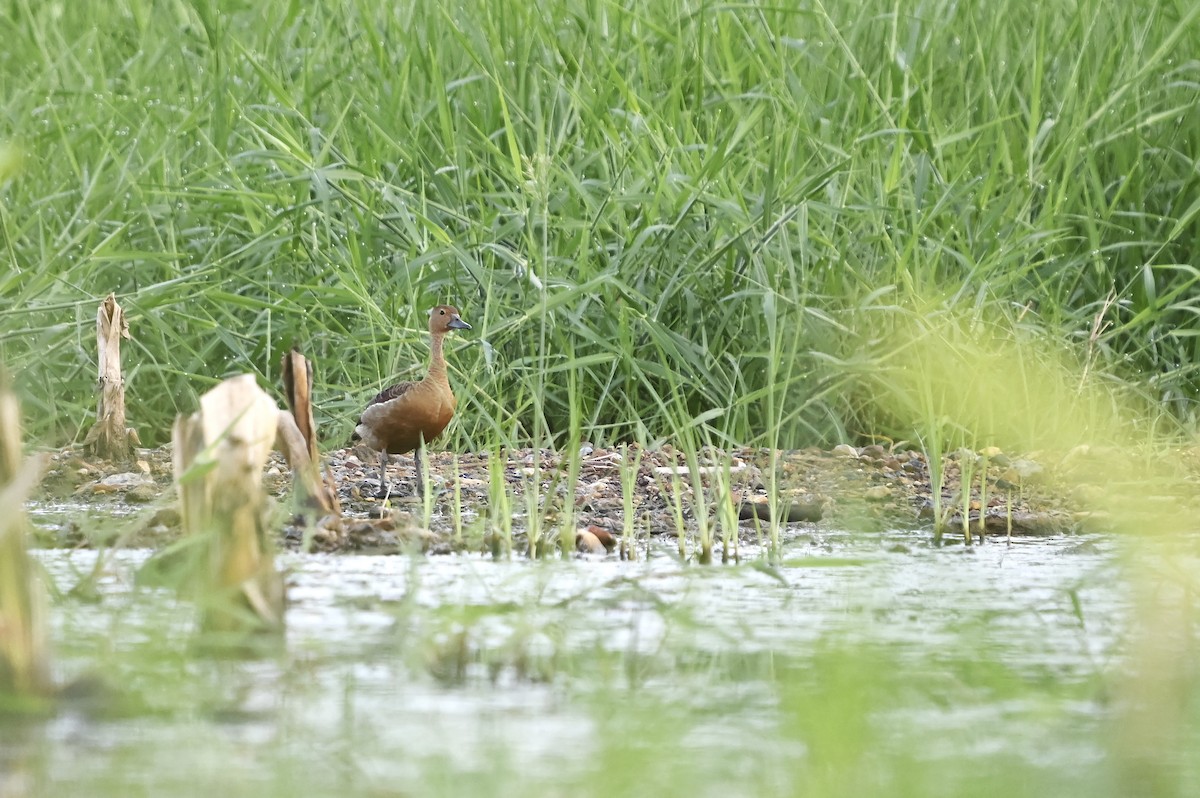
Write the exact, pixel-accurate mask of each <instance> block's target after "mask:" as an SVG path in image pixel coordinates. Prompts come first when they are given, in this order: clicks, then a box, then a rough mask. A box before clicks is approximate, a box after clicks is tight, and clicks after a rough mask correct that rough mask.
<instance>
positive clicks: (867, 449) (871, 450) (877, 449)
mask: <svg viewBox="0 0 1200 798" xmlns="http://www.w3.org/2000/svg"><path fill="white" fill-rule="evenodd" d="M860 456H861V457H863V458H865V459H867V460H882V459H883V458H885V457H887V449H884V448H883V447H882V446H880V445H879V444H878V443H872V444H871V445H870V446H864V447H863V448H862V452H860Z"/></svg>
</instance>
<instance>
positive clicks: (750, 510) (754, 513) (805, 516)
mask: <svg viewBox="0 0 1200 798" xmlns="http://www.w3.org/2000/svg"><path fill="white" fill-rule="evenodd" d="M778 509H779V514H780V517H779V520H780V521H783V522H784V523H789V524H791V523H796V522H797V521H820V520H821V517H822V515H824V508H823V507H822V506H821V503H820V502H819V501H815V500H809V501H798V500H796V501H788V502H784V503H783V504H782V505H781V506H780V507H779V508H778ZM755 519H758V520H760V521H770V520H771V505H770V503H769V502H768V501H767V500H766V499H763V500H762V501H745V502H742V504H741V506H740V507H738V520H741V521H753V520H755Z"/></svg>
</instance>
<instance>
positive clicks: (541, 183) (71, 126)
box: [0, 0, 1200, 446]
mask: <svg viewBox="0 0 1200 798" xmlns="http://www.w3.org/2000/svg"><path fill="white" fill-rule="evenodd" d="M0 33H2V34H3V39H4V43H5V46H4V47H3V48H2V49H0V87H2V96H3V99H4V102H5V105H6V111H7V113H5V114H4V115H3V117H2V118H0V148H3V152H2V153H0V231H2V235H3V239H2V243H3V247H2V255H0V257H2V258H3V259H4V261H5V263H4V268H3V269H2V270H0V360H3V361H5V362H6V363H7V364H8V366H9V368H10V369H11V370H12V371H13V372H14V373H15V375H16V379H17V381H18V384H19V387H20V390H21V392H22V394H23V400H24V407H25V411H26V415H27V424H28V426H29V428H30V430H31V431H32V433H33V435H34V436H36V437H38V438H40V439H41V440H42V441H44V442H47V443H49V442H62V441H65V440H71V439H74V438H76V437H78V436H79V434H80V433H79V430H80V429H81V428H84V429H86V427H87V425H88V424H89V423H90V414H91V412H92V407H93V393H92V391H93V381H94V378H95V366H94V357H95V356H94V343H93V330H94V314H95V307H96V304H97V302H98V300H99V299H100V298H101V297H103V295H104V294H106V293H107V292H109V291H116V292H117V293H118V295H119V298H120V300H121V301H122V303H123V304H124V305H125V307H126V308H127V312H128V314H129V318H130V324H131V329H132V332H133V341H132V344H131V345H129V346H127V347H126V356H125V363H126V368H127V374H128V385H129V390H130V399H129V404H130V415H131V420H132V421H133V423H135V424H136V425H137V426H138V427H139V429H140V431H141V432H142V435H143V439H144V440H147V441H150V442H158V441H161V440H163V439H164V437H165V436H166V431H167V430H168V429H169V424H170V421H171V419H172V418H173V416H174V414H175V413H176V412H178V411H181V410H190V409H191V408H192V407H194V397H195V395H196V394H197V393H198V392H200V391H203V390H204V389H206V388H207V387H208V386H209V385H211V384H212V383H213V382H214V381H215V380H217V379H219V378H221V377H223V376H227V375H230V374H234V373H238V372H241V371H244V370H252V371H255V372H257V373H259V374H260V375H262V378H263V380H264V382H265V383H268V384H271V383H274V382H275V381H276V379H277V373H278V361H279V357H280V355H281V354H282V352H283V350H284V349H285V348H286V347H287V346H289V345H290V344H292V343H293V342H295V343H297V344H299V345H301V346H302V347H303V349H304V350H305V352H306V353H307V354H309V355H310V356H311V357H313V358H314V359H315V360H316V364H317V371H318V398H319V401H320V406H319V411H320V412H321V414H322V415H323V418H320V419H319V421H320V422H322V423H324V425H325V426H324V431H325V433H326V435H327V438H328V440H329V441H330V442H331V443H338V444H340V443H341V442H342V440H343V438H344V435H345V433H346V432H348V429H349V426H350V424H351V423H352V420H353V418H354V416H355V415H356V413H357V410H358V408H359V406H360V404H361V403H362V402H363V401H364V400H365V398H367V397H368V396H369V395H370V394H371V393H372V392H374V391H375V390H376V389H378V388H379V387H380V385H381V384H384V383H385V382H387V381H389V380H390V379H392V378H394V377H396V376H397V375H399V376H401V377H412V376H416V375H419V374H420V372H421V370H422V369H423V367H424V361H425V357H426V349H425V345H424V341H423V337H424V333H423V330H424V318H425V317H424V311H425V309H427V308H428V307H430V306H432V305H433V304H436V303H438V302H452V303H455V304H457V305H459V306H460V307H461V308H462V311H463V314H464V316H465V318H466V319H467V320H468V321H470V322H471V323H472V324H473V325H474V326H475V329H474V331H472V332H470V333H467V334H466V335H463V336H461V337H459V338H458V339H457V340H456V341H455V342H454V345H453V346H452V347H451V351H450V358H451V361H452V368H453V371H454V372H455V376H454V379H455V381H456V384H457V386H458V393H459V395H460V398H461V400H462V404H461V407H462V408H463V412H462V413H461V414H460V419H459V421H458V423H457V426H456V430H457V431H456V433H455V434H457V435H458V436H460V439H459V440H458V441H455V442H453V445H458V446H471V445H481V444H483V443H484V442H486V441H489V440H496V439H497V438H499V439H500V440H505V441H509V442H529V441H544V440H545V439H546V436H547V435H561V434H562V433H563V432H564V431H565V430H566V429H567V428H568V426H569V420H570V418H571V415H572V413H575V414H576V416H577V418H578V421H579V423H580V424H581V425H582V427H583V431H584V434H585V435H587V436H589V437H591V438H593V439H594V440H595V439H599V440H611V439H618V438H626V437H637V438H642V439H654V438H655V437H657V436H660V435H667V434H671V433H672V432H673V431H678V430H679V429H680V428H681V427H684V426H686V425H687V424H688V423H690V422H689V419H692V418H700V419H701V420H703V422H704V423H705V424H706V425H707V429H706V434H710V435H713V436H715V439H716V440H718V441H719V442H720V441H723V442H741V443H770V444H777V445H783V446H801V445H805V444H809V443H829V442H831V441H834V440H837V439H845V438H850V437H854V436H861V435H864V434H870V433H876V432H877V433H887V434H892V435H900V436H903V435H908V434H912V431H913V427H914V424H915V423H916V422H915V421H914V418H913V417H912V413H911V412H909V409H906V408H907V404H911V403H906V402H904V401H897V398H896V396H895V395H894V394H893V393H891V392H889V391H887V390H881V389H880V386H881V384H882V385H884V386H887V385H888V384H889V382H890V381H891V376H889V375H894V373H895V372H894V370H896V369H900V370H904V369H911V368H912V364H911V362H907V361H904V359H903V358H902V357H900V356H899V355H900V351H899V350H900V347H902V346H904V345H905V344H904V343H903V342H906V341H909V340H910V339H911V338H912V331H913V330H914V329H916V330H918V331H919V330H921V329H924V325H925V324H926V323H927V322H928V321H929V320H932V319H937V318H938V317H939V316H940V315H943V314H947V315H949V316H952V317H953V318H955V319H956V320H958V321H956V322H955V323H956V324H958V325H960V327H956V329H959V328H961V324H965V325H966V327H965V329H968V330H969V329H971V325H973V324H983V325H987V327H988V329H989V330H994V331H998V332H997V334H998V335H1000V336H1001V337H1002V338H1005V339H1013V340H1017V339H1019V340H1030V339H1032V340H1036V341H1038V342H1039V344H1038V345H1039V346H1040V347H1042V348H1043V349H1045V350H1046V351H1049V352H1051V353H1052V356H1053V357H1054V358H1059V357H1061V356H1064V352H1065V357H1066V358H1067V360H1068V361H1071V362H1074V363H1075V364H1086V367H1087V369H1088V374H1089V375H1090V376H1089V377H1088V379H1100V380H1104V381H1114V380H1116V381H1119V382H1123V383H1124V384H1125V385H1128V386H1131V387H1133V388H1134V389H1135V390H1138V391H1140V392H1142V393H1143V394H1144V395H1148V396H1150V397H1152V399H1153V401H1154V402H1155V403H1156V406H1157V407H1160V408H1162V409H1165V410H1169V411H1170V413H1171V415H1172V416H1173V417H1175V418H1178V419H1181V420H1184V421H1190V420H1191V417H1192V416H1193V414H1194V407H1195V405H1194V398H1195V396H1196V391H1197V389H1198V388H1200V374H1198V373H1197V370H1196V368H1197V367H1196V363H1197V362H1198V360H1200V358H1197V354H1198V353H1197V351H1196V349H1197V346H1198V345H1200V341H1198V339H1197V337H1196V326H1195V324H1194V319H1195V316H1196V313H1197V311H1198V309H1200V304H1198V299H1200V291H1198V290H1197V286H1196V282H1197V277H1198V275H1200V271H1198V268H1200V254H1197V233H1198V231H1200V165H1198V160H1197V159H1198V156H1200V61H1198V60H1197V58H1198V56H1200V5H1198V4H1196V3H1193V2H1190V0H1189V1H1188V2H1184V1H1183V0H1178V1H1177V2H1169V1H1168V2H1137V1H1135V2H1126V3H1111V2H1103V1H1102V0H1080V1H1079V2H1051V3H1046V2H1035V1H1034V0H1012V1H1011V2H987V3H958V2H953V0H929V2H910V3H887V2H880V1H878V0H876V1H875V2H865V3H863V2H859V1H858V0H853V1H851V0H826V1H825V2H822V0H801V2H798V3H795V4H782V5H770V4H759V3H745V4H732V5H725V4H717V3H710V2H699V1H696V0H693V1H690V2H689V1H687V0H685V2H682V3H680V2H665V0H650V1H649V2H641V1H640V0H639V2H632V0H551V1H550V2H543V3H527V2H524V1H523V0H520V1H519V0H488V2H475V0H467V1H466V2H464V3H462V4H460V5H459V6H458V7H456V8H454V9H453V10H450V9H448V8H443V6H442V5H441V4H435V3H429V2H420V1H419V0H409V1H408V2H404V1H403V0H402V1H401V2H396V3H387V4H379V3H369V2H365V0H360V2H346V3H328V4H312V3H297V2H292V3H282V2H280V3H267V4H257V3H243V2H238V1H237V0H194V2H184V1H183V0H125V1H124V2H111V3H103V4H101V3H89V4H69V5H68V4H65V3H61V2H32V0H16V1H15V2H13V3H7V4H4V5H3V6H2V7H0ZM1110 296H1111V297H1112V298H1113V299H1114V300H1115V301H1113V302H1111V304H1109V303H1106V300H1107V299H1109V298H1110ZM1097 320H1098V321H1097ZM896 330H901V331H904V334H902V335H895V334H894V333H895V332H896ZM898 342H899V343H898ZM966 365H967V366H970V365H971V364H970V363H969V362H968V363H967V364H966ZM978 365H980V366H985V365H986V366H987V367H989V368H1000V369H1003V368H1004V367H1005V363H1004V362H1003V361H1001V362H999V363H990V362H980V363H979V364H978ZM1017 365H1019V364H1017ZM1014 367H1015V366H1014ZM963 378H964V380H969V379H970V378H971V375H970V374H969V373H966V374H964V375H963ZM918 415H919V413H918Z"/></svg>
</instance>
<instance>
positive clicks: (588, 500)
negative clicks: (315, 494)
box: [33, 444, 1088, 553]
mask: <svg viewBox="0 0 1200 798" xmlns="http://www.w3.org/2000/svg"><path fill="white" fill-rule="evenodd" d="M496 457H497V458H501V460H502V463H500V462H497V463H493V455H492V454H491V453H489V452H479V453H458V454H456V453H450V452H436V453H431V455H430V458H429V461H430V465H431V469H430V470H431V474H432V481H433V482H432V484H433V487H434V500H433V504H432V514H431V516H430V519H429V523H428V524H427V525H426V524H422V523H421V519H422V518H423V517H424V505H423V502H422V501H421V499H420V497H419V495H418V494H417V492H416V490H415V485H414V484H413V482H414V477H415V469H414V467H413V460H412V458H411V456H405V457H393V458H391V462H390V464H389V469H388V478H389V480H390V482H391V484H392V489H393V494H392V496H390V497H389V499H388V500H387V502H386V503H385V502H383V501H381V500H379V499H377V498H376V497H375V493H376V491H377V489H378V482H377V475H378V471H377V469H378V465H377V463H378V460H377V458H376V457H375V456H374V455H373V454H372V453H371V452H370V451H368V450H365V449H361V448H360V449H357V450H356V449H339V450H333V451H331V452H328V453H326V455H325V456H324V466H325V468H326V469H327V472H328V474H329V475H330V476H331V477H332V478H333V480H334V482H335V484H336V485H337V489H338V496H339V499H340V501H341V505H342V512H343V518H342V521H341V523H340V524H336V525H332V524H330V523H329V519H324V520H322V519H313V518H309V519H307V520H306V519H304V518H303V517H302V516H300V515H296V516H291V513H290V512H289V508H290V507H291V501H290V491H291V477H290V472H289V469H288V467H287V465H286V463H285V462H284V461H283V460H282V458H280V457H278V456H277V455H273V456H272V459H271V461H270V462H269V463H268V466H267V468H266V470H265V473H264V485H265V487H266V489H267V490H268V492H269V493H270V494H271V495H272V496H274V497H275V498H276V499H277V502H278V506H279V508H280V518H281V521H280V533H279V543H280V544H281V545H283V546H286V547H289V548H296V547H300V546H301V545H304V544H307V545H310V546H311V547H312V548H314V549H316V550H321V551H331V552H333V551H350V552H369V553H396V552H401V551H405V550H409V549H410V548H411V547H413V546H414V545H416V546H419V547H420V548H421V549H423V550H426V551H430V552H448V551H454V550H462V549H472V548H474V549H478V548H481V547H482V548H489V547H494V546H495V545H496V541H495V540H494V539H493V538H494V536H495V535H497V534H498V530H499V529H500V528H502V527H503V526H504V524H503V523H502V521H503V519H502V518H500V517H499V514H500V513H501V512H504V508H503V505H507V515H508V517H509V519H510V525H511V529H512V536H511V541H512V543H511V545H512V547H513V548H514V549H516V550H518V551H524V550H525V549H526V548H527V539H526V537H525V535H526V532H527V530H528V529H529V528H530V517H529V516H530V511H531V510H533V512H534V514H535V515H536V517H535V518H534V519H533V526H534V527H535V528H539V529H541V530H542V536H543V537H545V538H547V539H548V538H551V537H552V538H554V539H555V540H557V539H558V535H559V529H560V527H561V525H562V524H563V523H570V524H572V525H573V526H574V527H575V528H576V529H577V530H580V531H584V530H588V529H589V528H590V529H591V530H592V531H593V532H595V533H596V534H597V535H599V536H600V537H601V538H603V537H604V533H605V532H607V533H609V534H610V535H612V536H613V537H614V539H616V540H619V539H620V536H621V535H622V533H623V532H624V531H625V530H626V524H625V496H624V494H623V490H625V489H626V488H627V487H628V488H631V490H632V492H631V495H632V505H633V508H634V519H633V522H632V528H633V532H634V535H635V536H636V537H637V538H638V539H640V540H644V539H646V538H648V537H651V536H662V535H671V536H675V535H677V533H678V530H679V522H680V519H682V522H683V525H684V527H685V528H686V530H687V531H688V534H694V533H695V531H696V529H697V528H698V526H699V524H698V520H699V519H697V518H696V516H695V508H696V507H697V506H700V505H699V503H698V502H697V501H696V500H695V494H694V490H693V473H692V470H691V469H690V468H689V466H688V463H687V462H686V458H685V457H684V455H683V454H682V453H681V452H679V451H677V450H675V449H673V448H672V447H670V446H663V447H662V448H660V449H654V450H647V449H642V450H638V449H636V448H634V447H629V448H627V449H605V448H599V447H592V446H590V445H586V444H585V445H584V446H583V447H582V448H581V449H580V451H579V460H578V478H577V480H576V483H575V490H574V497H573V498H574V510H573V512H570V511H569V508H565V506H564V505H565V501H566V498H567V497H566V491H567V489H566V485H567V483H568V482H569V475H568V467H569V464H568V462H567V458H565V457H564V456H563V454H562V453H559V452H552V451H548V450H542V451H534V450H530V449H513V450H506V451H503V452H498V453H497V454H496ZM635 459H636V460H637V461H638V462H637V469H638V470H637V476H636V479H633V480H630V479H628V478H626V480H625V481H624V483H623V480H622V472H623V471H625V470H627V469H629V468H630V467H632V466H631V463H632V462H633V461H634V460H635ZM695 465H696V466H698V468H697V473H698V474H699V478H700V482H701V484H702V486H703V493H704V497H703V506H704V507H705V508H706V512H707V521H708V523H709V524H710V526H711V527H712V528H713V529H714V534H715V535H716V536H717V537H718V539H719V538H720V537H721V536H722V534H723V530H724V529H726V528H728V524H729V519H730V518H731V516H730V515H728V514H726V515H725V516H724V518H722V517H721V516H722V514H721V513H720V512H719V511H718V506H717V505H718V503H719V502H721V501H726V502H730V503H731V504H732V505H733V507H734V511H735V512H736V516H737V524H738V537H739V538H740V539H741V540H743V541H757V540H761V539H762V536H764V535H765V534H766V531H765V527H766V526H767V522H768V521H769V518H770V513H772V512H776V513H780V521H781V522H783V523H784V524H785V528H786V529H787V530H788V531H789V532H796V531H803V530H805V529H822V528H826V529H834V528H835V529H853V530H864V531H870V530H875V529H885V528H929V529H930V530H932V528H933V518H934V513H933V507H934V502H933V496H934V494H933V486H932V485H931V482H930V473H929V472H930V469H929V465H928V463H927V461H926V458H925V456H924V454H922V453H921V452H917V451H912V450H908V451H889V450H888V449H886V448H884V447H882V446H865V447H861V448H853V447H850V446H845V445H843V446H838V447H836V448H834V449H833V450H829V451H823V450H818V449H804V450H796V451H785V452H779V453H778V454H777V457H776V473H775V480H774V481H775V486H776V496H775V501H772V497H771V496H769V495H768V488H769V486H770V484H771V479H770V474H769V469H770V466H771V457H770V452H769V451H768V450H765V449H737V450H733V451H729V452H716V451H705V452H702V453H701V456H700V458H699V461H698V462H697V463H696V464H695ZM964 465H965V466H966V469H965V470H966V472H967V473H968V474H969V475H970V484H971V499H970V517H971V519H972V530H973V532H975V533H976V534H977V530H978V528H979V514H980V511H981V509H982V510H983V517H984V524H985V526H984V532H985V534H986V535H987V536H996V535H1003V536H1007V535H1008V534H1010V530H1011V534H1012V535H1054V534H1066V533H1071V532H1073V531H1076V530H1077V529H1078V528H1080V526H1081V524H1084V523H1086V522H1087V520H1088V516H1087V514H1086V513H1083V512H1081V511H1079V510H1078V509H1075V508H1072V507H1071V503H1070V501H1069V499H1068V497H1067V496H1066V495H1064V494H1063V493H1062V492H1058V491H1055V490H1053V489H1052V487H1051V485H1052V481H1051V480H1049V479H1048V478H1046V476H1045V473H1046V470H1045V469H1044V468H1043V467H1042V465H1041V464H1040V463H1038V462H1037V461H1035V460H1031V459H1029V458H1014V457H1009V456H1007V455H1005V454H1003V453H1001V452H998V451H994V450H993V451H988V452H984V453H982V454H980V453H968V452H965V451H964V452H958V453H955V454H952V455H950V456H948V457H947V458H946V459H944V460H943V467H944V470H945V477H944V479H943V486H942V489H941V497H942V508H943V517H945V518H946V519H947V522H948V534H949V535H955V534H958V535H961V531H962V516H961V508H962V498H961V494H960V493H959V485H960V484H961V479H962V475H963V473H964ZM501 466H502V468H501ZM985 468H986V473H987V482H986V485H987V488H986V495H982V496H981V495H980V474H981V473H982V472H983V470H984V469H985ZM171 469H172V465H171V451H170V447H162V448H158V449H141V450H138V451H137V453H136V458H135V459H134V460H133V461H132V462H131V463H125V464H117V463H109V462H104V461H99V460H96V459H94V458H91V457H88V456H86V455H84V454H83V453H81V452H79V451H77V450H73V449H63V450H60V451H57V452H54V453H53V454H52V455H51V457H50V464H49V467H48V469H47V472H46V474H45V476H44V478H43V480H42V486H41V489H40V491H39V492H38V493H37V494H36V495H35V498H34V503H35V505H40V506H44V507H50V508H53V507H54V506H55V505H56V504H61V505H62V506H63V507H64V510H63V512H62V514H61V515H62V516H63V518H60V519H59V520H58V521H53V520H51V521H46V520H44V519H45V517H46V514H42V516H39V515H38V514H35V516H34V540H33V542H34V544H35V545H38V546H42V547H51V548H53V547H79V546H96V545H121V546H149V547H159V546H162V545H166V544H168V543H170V542H172V541H173V540H175V539H176V538H177V537H178V535H179V524H178V512H177V510H176V509H175V498H174V486H173V484H172V471H171ZM501 471H502V473H503V479H504V485H503V487H502V491H498V489H497V488H494V487H493V486H492V485H491V480H492V474H493V473H497V474H499V473H501ZM535 480H536V481H535ZM722 485H727V486H728V487H726V488H723V487H722ZM531 490H533V491H535V493H536V499H535V498H533V497H531V496H530V495H529V494H530V491H531ZM496 500H499V504H500V505H501V507H500V508H499V509H497V508H495V507H494V506H493V505H495V504H496V503H497V501H496ZM81 506H83V507H87V508H91V509H94V510H95V511H96V513H97V514H102V513H108V514H110V515H113V516H116V517H118V518H117V520H116V521H115V522H114V523H112V524H104V525H96V524H92V523H90V522H89V521H88V520H86V519H80V520H70V519H69V516H70V512H69V509H67V508H71V507H74V508H76V509H79V508H80V507H81ZM49 516H50V517H51V518H53V516H54V514H53V513H50V514H49ZM289 516H291V517H289ZM723 523H724V525H723ZM98 526H103V527H104V529H99V528H97V527H98ZM507 541H508V538H507V537H506V541H505V542H506V545H507Z"/></svg>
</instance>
